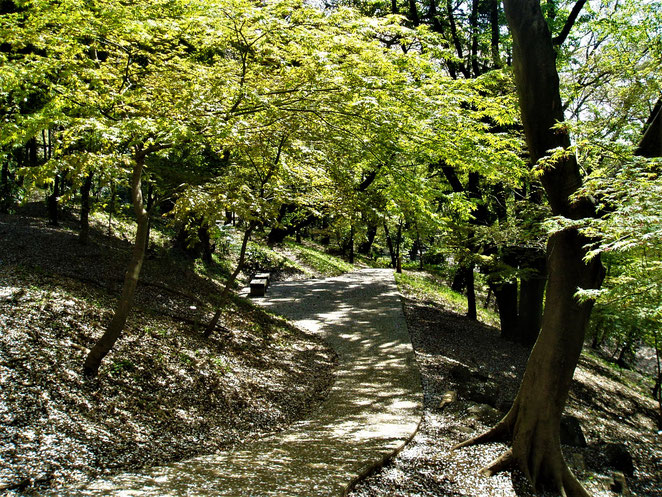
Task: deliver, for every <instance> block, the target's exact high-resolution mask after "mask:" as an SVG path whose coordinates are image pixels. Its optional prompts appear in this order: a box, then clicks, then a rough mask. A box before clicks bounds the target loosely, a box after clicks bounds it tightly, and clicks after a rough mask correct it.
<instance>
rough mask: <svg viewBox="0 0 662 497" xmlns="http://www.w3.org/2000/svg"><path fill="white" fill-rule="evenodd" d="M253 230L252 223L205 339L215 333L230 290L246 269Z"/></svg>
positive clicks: (205, 333) (205, 332)
mask: <svg viewBox="0 0 662 497" xmlns="http://www.w3.org/2000/svg"><path fill="white" fill-rule="evenodd" d="M253 229H254V226H253V224H252V223H251V224H249V225H248V228H247V229H246V231H244V238H243V239H242V241H241V251H240V252H239V261H238V262H237V267H236V268H235V269H234V272H233V273H232V274H231V275H230V277H229V278H228V280H227V281H226V282H225V287H224V288H223V292H222V293H221V297H220V298H219V303H218V306H217V308H216V312H215V313H214V317H213V318H212V319H211V321H210V322H209V324H208V325H207V327H206V328H205V331H204V333H203V335H204V337H205V338H209V337H210V336H211V334H212V333H213V332H214V328H216V325H217V324H218V320H219V319H220V318H221V313H222V312H223V308H224V306H225V301H226V300H227V298H228V295H229V294H230V289H231V288H232V285H234V282H235V281H236V280H237V276H239V273H240V272H241V270H242V269H243V268H244V262H245V260H246V247H247V246H248V241H249V240H250V238H251V232H252V231H253Z"/></svg>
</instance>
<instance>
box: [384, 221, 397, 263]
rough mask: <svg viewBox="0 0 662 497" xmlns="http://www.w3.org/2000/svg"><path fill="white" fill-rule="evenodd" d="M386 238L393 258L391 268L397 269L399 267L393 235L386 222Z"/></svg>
mask: <svg viewBox="0 0 662 497" xmlns="http://www.w3.org/2000/svg"><path fill="white" fill-rule="evenodd" d="M384 237H385V238H386V246H387V247H388V253H389V255H390V256H391V267H392V268H393V269H396V268H397V267H398V258H397V255H396V253H395V249H394V247H393V240H392V239H391V234H390V232H389V230H388V224H386V221H384Z"/></svg>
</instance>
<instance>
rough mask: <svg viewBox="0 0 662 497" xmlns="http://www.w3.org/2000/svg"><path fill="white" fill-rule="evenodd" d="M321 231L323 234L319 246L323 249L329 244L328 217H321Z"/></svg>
mask: <svg viewBox="0 0 662 497" xmlns="http://www.w3.org/2000/svg"><path fill="white" fill-rule="evenodd" d="M322 230H323V234H322V237H321V238H320V244H321V245H323V246H324V247H328V246H329V244H330V243H331V237H330V236H329V231H328V230H329V216H323V217H322Z"/></svg>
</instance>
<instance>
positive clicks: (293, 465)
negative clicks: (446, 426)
mask: <svg viewBox="0 0 662 497" xmlns="http://www.w3.org/2000/svg"><path fill="white" fill-rule="evenodd" d="M256 301H258V302H259V303H260V304H262V305H263V306H265V307H267V308H268V309H269V310H271V311H273V312H275V313H278V314H282V315H284V316H285V317H287V318H288V319H290V320H291V321H293V322H294V323H295V324H296V325H297V326H299V327H302V328H305V329H307V330H310V331H311V332H314V333H318V334H320V335H321V336H323V337H324V338H325V339H326V340H327V342H328V343H329V344H330V345H331V346H332V347H333V348H334V349H335V350H336V352H337V354H338V356H339V365H338V368H337V372H336V374H337V376H336V381H335V383H334V385H333V387H332V389H331V391H330V393H329V396H328V398H327V399H326V400H325V401H324V403H323V404H322V405H321V406H320V408H319V409H318V410H317V411H315V412H313V413H311V415H310V416H309V417H308V419H305V420H302V421H299V422H297V423H294V424H293V425H292V426H290V427H289V428H288V429H287V430H285V431H282V432H278V433H275V434H272V435H269V436H267V437H265V438H262V439H259V440H256V441H252V442H250V443H247V444H246V445H245V446H242V447H238V448H235V449H233V450H229V451H227V452H222V453H218V454H214V455H208V456H200V457H196V458H193V459H189V460H186V461H181V462H177V463H174V464H170V465H167V466H159V467H154V468H151V469H147V470H144V471H141V472H137V473H123V474H120V475H117V476H115V477H112V478H109V479H107V480H99V481H96V482H93V483H92V484H91V485H90V486H88V487H86V488H85V489H83V490H79V491H75V492H67V493H66V495H123V496H166V495H172V496H175V495H177V496H184V495H186V496H198V495H200V496H202V495H205V496H209V495H224V496H236V497H239V496H256V497H258V496H288V497H294V496H302V497H303V496H305V497H315V496H344V495H345V494H346V493H347V492H348V491H349V490H350V488H351V486H352V485H353V484H354V483H355V482H356V481H357V480H358V479H360V477H361V476H363V475H365V474H367V473H369V472H370V471H371V470H372V469H373V468H375V467H376V466H379V465H381V464H383V462H385V461H386V460H387V459H388V458H390V457H391V456H392V455H394V454H395V453H396V452H397V451H398V450H399V449H401V448H402V447H403V446H404V445H405V444H406V443H407V441H408V440H410V439H411V438H412V437H413V435H414V434H415V432H416V430H417V428H418V425H419V423H420V420H421V416H422V402H423V394H422V389H421V382H420V377H419V373H418V369H417V367H416V363H415V359H414V352H413V349H412V345H411V341H410V338H409V334H408V332H407V324H406V321H405V318H404V314H403V311H402V304H401V301H400V297H399V295H398V291H397V288H396V286H395V281H394V278H393V273H392V271H390V270H383V269H365V270H360V271H357V272H354V273H349V274H345V275H342V276H339V277H335V278H327V279H323V280H306V281H293V282H282V283H274V284H272V285H271V286H270V288H269V292H268V296H267V297H265V298H260V299H256Z"/></svg>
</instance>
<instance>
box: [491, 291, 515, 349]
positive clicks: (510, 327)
mask: <svg viewBox="0 0 662 497" xmlns="http://www.w3.org/2000/svg"><path fill="white" fill-rule="evenodd" d="M490 288H491V289H492V292H493V293H494V297H495V299H496V303H497V308H498V310H499V321H500V323H501V338H503V339H505V340H510V341H512V342H515V341H517V324H518V315H517V283H516V282H513V281H504V282H501V283H492V284H491V285H490Z"/></svg>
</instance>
